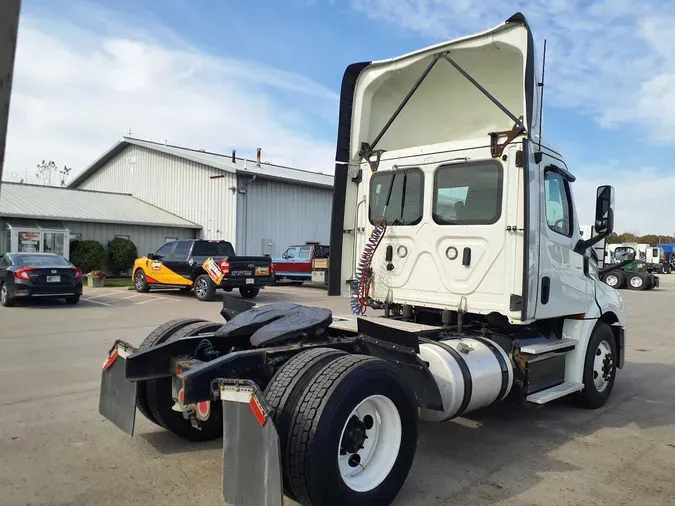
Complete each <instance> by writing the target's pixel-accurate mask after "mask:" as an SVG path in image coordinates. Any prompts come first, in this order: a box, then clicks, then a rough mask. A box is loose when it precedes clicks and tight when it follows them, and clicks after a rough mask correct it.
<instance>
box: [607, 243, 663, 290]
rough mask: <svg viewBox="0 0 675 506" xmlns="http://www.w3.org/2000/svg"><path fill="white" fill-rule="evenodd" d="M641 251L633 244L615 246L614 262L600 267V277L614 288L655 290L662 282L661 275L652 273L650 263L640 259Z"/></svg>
mask: <svg viewBox="0 0 675 506" xmlns="http://www.w3.org/2000/svg"><path fill="white" fill-rule="evenodd" d="M638 254H639V252H637V251H636V250H635V248H633V247H631V246H618V247H616V248H614V252H613V255H612V257H613V258H612V259H613V261H614V263H612V264H609V265H607V266H606V267H605V268H603V269H600V271H599V272H600V279H602V280H603V281H604V282H605V283H607V284H608V285H609V286H611V287H612V288H616V289H620V288H629V289H631V290H653V289H654V288H657V287H658V286H659V284H660V281H659V277H658V276H656V275H655V274H652V273H651V272H650V269H649V264H648V263H647V262H645V261H644V260H638V259H637V256H638Z"/></svg>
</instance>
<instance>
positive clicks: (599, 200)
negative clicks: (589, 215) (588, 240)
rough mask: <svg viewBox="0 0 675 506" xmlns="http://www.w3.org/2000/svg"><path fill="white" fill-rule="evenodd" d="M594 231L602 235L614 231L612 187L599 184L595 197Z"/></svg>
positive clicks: (604, 235)
mask: <svg viewBox="0 0 675 506" xmlns="http://www.w3.org/2000/svg"><path fill="white" fill-rule="evenodd" d="M595 231H596V232H597V234H598V235H603V237H606V236H608V235H609V234H611V233H612V232H613V231H614V188H612V187H611V186H600V187H598V191H597V193H596V197H595Z"/></svg>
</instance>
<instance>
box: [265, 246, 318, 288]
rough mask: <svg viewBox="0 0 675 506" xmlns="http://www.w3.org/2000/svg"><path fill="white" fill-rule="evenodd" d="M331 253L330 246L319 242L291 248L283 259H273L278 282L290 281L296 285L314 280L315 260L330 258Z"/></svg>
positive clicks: (285, 252) (282, 256) (284, 254)
mask: <svg viewBox="0 0 675 506" xmlns="http://www.w3.org/2000/svg"><path fill="white" fill-rule="evenodd" d="M329 252H330V246H327V245H322V244H320V243H318V242H306V243H305V244H296V245H291V246H289V247H288V248H287V249H286V251H284V253H283V254H282V255H281V257H278V258H273V259H272V265H273V266H274V274H275V277H276V280H277V281H283V280H289V281H292V282H293V283H294V284H302V283H304V282H305V281H310V280H312V271H313V268H312V267H313V263H314V260H315V259H326V258H328V256H329Z"/></svg>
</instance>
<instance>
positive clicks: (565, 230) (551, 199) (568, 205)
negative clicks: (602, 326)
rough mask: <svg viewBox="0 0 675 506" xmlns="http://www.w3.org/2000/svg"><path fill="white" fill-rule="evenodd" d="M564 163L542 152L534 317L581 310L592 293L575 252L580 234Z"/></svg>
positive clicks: (541, 317)
mask: <svg viewBox="0 0 675 506" xmlns="http://www.w3.org/2000/svg"><path fill="white" fill-rule="evenodd" d="M561 166H563V163H562V162H560V161H558V160H555V159H553V158H550V157H548V156H546V155H544V157H543V160H542V163H541V164H540V167H544V174H543V178H542V181H543V183H542V184H541V186H540V195H542V197H543V198H542V199H541V202H542V204H541V206H540V211H539V213H540V214H539V216H540V220H539V231H540V246H539V290H538V297H537V309H536V315H535V316H536V318H538V319H543V318H554V317H558V316H565V315H574V314H581V313H584V312H585V311H586V309H587V305H588V298H589V296H591V297H592V296H593V295H592V294H593V291H592V281H591V280H590V279H589V278H588V276H586V274H585V272H584V257H583V256H582V255H580V254H579V253H575V252H574V246H575V245H576V243H577V241H578V240H579V239H580V238H581V234H580V232H579V224H578V220H577V219H576V216H574V213H575V209H574V204H573V202H574V201H573V199H572V190H571V185H570V177H569V176H568V175H567V172H566V170H565V169H563V170H560V169H559V167H561Z"/></svg>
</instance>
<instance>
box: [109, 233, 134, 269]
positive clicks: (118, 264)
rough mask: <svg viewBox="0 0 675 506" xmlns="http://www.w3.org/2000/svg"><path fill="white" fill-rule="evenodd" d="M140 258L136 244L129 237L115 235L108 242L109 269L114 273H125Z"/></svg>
mask: <svg viewBox="0 0 675 506" xmlns="http://www.w3.org/2000/svg"><path fill="white" fill-rule="evenodd" d="M136 258H138V250H137V249H136V245H135V244H134V243H133V242H131V241H130V240H129V239H124V238H122V237H115V238H114V239H113V240H111V241H109V242H108V269H109V270H110V272H111V273H112V274H113V275H117V274H120V273H125V272H127V271H128V270H129V269H131V268H132V267H133V266H134V262H135V261H136Z"/></svg>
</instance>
